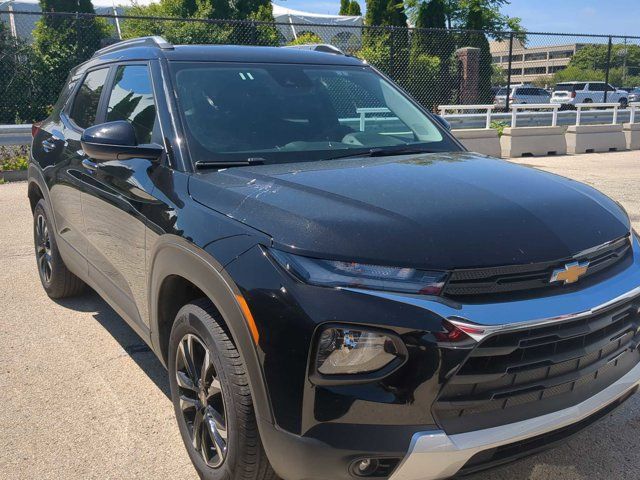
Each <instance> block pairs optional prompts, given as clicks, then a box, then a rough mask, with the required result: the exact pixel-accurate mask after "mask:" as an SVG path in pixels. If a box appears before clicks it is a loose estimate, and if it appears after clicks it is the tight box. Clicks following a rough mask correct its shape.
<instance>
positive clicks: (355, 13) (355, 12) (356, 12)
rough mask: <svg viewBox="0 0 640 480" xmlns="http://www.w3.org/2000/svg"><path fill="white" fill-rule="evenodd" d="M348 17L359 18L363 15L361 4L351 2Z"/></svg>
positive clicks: (352, 0) (353, 0)
mask: <svg viewBox="0 0 640 480" xmlns="http://www.w3.org/2000/svg"><path fill="white" fill-rule="evenodd" d="M347 15H349V16H351V17H359V16H361V15H362V9H361V8H360V4H359V3H358V2H357V1H356V0H351V2H350V3H349V8H348V10H347Z"/></svg>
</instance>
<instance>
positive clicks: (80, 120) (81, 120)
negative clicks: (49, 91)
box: [69, 68, 109, 128]
mask: <svg viewBox="0 0 640 480" xmlns="http://www.w3.org/2000/svg"><path fill="white" fill-rule="evenodd" d="M108 72H109V69H108V68H102V69H100V70H94V71H93V72H89V73H87V76H86V77H85V78H84V81H83V82H82V85H81V86H80V89H79V90H78V93H77V94H76V98H75V100H74V101H73V106H72V107H71V112H70V113H69V117H70V118H71V119H72V120H73V121H74V122H75V123H76V125H78V126H79V127H82V128H87V127H90V126H91V125H93V124H94V123H95V122H96V113H97V111H98V103H99V102H100V94H101V93H102V87H103V86H104V83H105V81H106V80H107V73H108Z"/></svg>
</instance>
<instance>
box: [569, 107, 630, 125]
mask: <svg viewBox="0 0 640 480" xmlns="http://www.w3.org/2000/svg"><path fill="white" fill-rule="evenodd" d="M585 108H589V109H591V108H604V109H613V120H612V122H611V123H612V124H613V125H615V124H616V123H618V108H620V104H619V103H605V102H600V103H593V102H591V103H576V125H577V126H579V125H580V122H581V120H582V110H583V109H585Z"/></svg>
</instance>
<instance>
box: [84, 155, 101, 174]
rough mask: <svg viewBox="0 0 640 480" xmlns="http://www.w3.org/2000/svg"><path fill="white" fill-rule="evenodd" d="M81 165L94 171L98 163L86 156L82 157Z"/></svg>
mask: <svg viewBox="0 0 640 480" xmlns="http://www.w3.org/2000/svg"><path fill="white" fill-rule="evenodd" d="M82 166H83V167H84V168H86V169H87V170H89V171H90V172H95V171H96V170H98V167H99V165H98V164H97V163H96V162H92V161H91V160H89V159H88V158H84V159H83V160H82Z"/></svg>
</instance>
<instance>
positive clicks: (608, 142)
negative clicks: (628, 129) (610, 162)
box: [565, 124, 627, 154]
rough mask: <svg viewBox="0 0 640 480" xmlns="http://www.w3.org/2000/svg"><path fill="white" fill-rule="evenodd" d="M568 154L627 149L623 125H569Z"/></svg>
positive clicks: (567, 135) (567, 136) (567, 137)
mask: <svg viewBox="0 0 640 480" xmlns="http://www.w3.org/2000/svg"><path fill="white" fill-rule="evenodd" d="M565 137H566V140H567V153H570V154H577V153H594V152H615V151H620V150H626V149H627V140H626V138H625V136H624V133H623V131H622V125H619V124H616V125H569V126H568V127H567V133H566V135H565Z"/></svg>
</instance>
